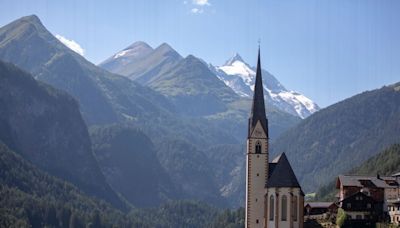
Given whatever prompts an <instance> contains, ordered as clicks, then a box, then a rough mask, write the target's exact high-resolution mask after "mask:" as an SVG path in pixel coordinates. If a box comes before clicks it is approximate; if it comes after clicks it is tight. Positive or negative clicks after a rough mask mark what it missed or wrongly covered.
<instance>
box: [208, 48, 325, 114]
mask: <svg viewBox="0 0 400 228" xmlns="http://www.w3.org/2000/svg"><path fill="white" fill-rule="evenodd" d="M209 68H210V69H211V70H212V71H213V72H214V73H215V74H216V75H217V77H218V78H219V79H220V80H221V81H223V82H224V83H225V84H226V85H227V86H229V87H230V88H232V89H233V91H235V92H236V93H237V94H238V95H240V96H242V97H251V96H253V90H254V82H255V76H256V72H255V68H254V67H251V66H250V65H248V64H247V63H246V62H245V61H243V59H242V57H240V55H239V54H235V55H234V56H233V57H232V58H230V59H229V60H228V61H227V62H226V63H225V64H224V65H223V66H213V65H211V64H210V65H209ZM262 73H263V84H264V96H265V98H266V99H267V101H271V102H272V104H273V105H274V106H276V107H277V108H279V109H281V110H283V111H285V112H287V113H290V114H292V115H296V116H299V117H301V118H306V117H308V116H309V115H311V114H312V113H314V112H316V111H318V110H319V109H320V108H319V107H318V105H317V104H316V103H315V102H313V101H312V100H311V99H310V98H308V97H306V96H304V95H303V94H300V93H298V92H295V91H292V90H287V89H286V88H285V87H284V86H283V85H282V84H281V83H280V82H279V81H278V80H277V79H276V78H275V77H274V76H273V75H271V74H270V73H268V72H267V71H265V70H263V72H262Z"/></svg>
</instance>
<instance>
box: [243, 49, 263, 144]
mask: <svg viewBox="0 0 400 228" xmlns="http://www.w3.org/2000/svg"><path fill="white" fill-rule="evenodd" d="M258 121H260V123H261V125H262V127H263V129H264V131H265V134H266V135H267V137H268V120H267V117H266V115H265V104H264V89H263V83H262V76H261V59H260V48H258V60H257V71H256V81H255V84H254V96H253V105H252V107H251V114H250V118H249V132H248V137H250V135H251V134H252V132H253V130H254V128H255V127H256V124H257V122H258Z"/></svg>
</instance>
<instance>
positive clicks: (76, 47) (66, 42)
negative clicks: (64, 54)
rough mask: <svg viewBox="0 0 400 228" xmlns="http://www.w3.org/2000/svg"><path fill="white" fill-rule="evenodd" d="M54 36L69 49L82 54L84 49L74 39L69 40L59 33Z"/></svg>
mask: <svg viewBox="0 0 400 228" xmlns="http://www.w3.org/2000/svg"><path fill="white" fill-rule="evenodd" d="M56 38H57V39H58V40H59V41H61V43H63V44H64V45H65V46H67V47H68V48H69V49H71V50H73V51H74V52H76V53H78V54H80V55H82V56H84V54H85V49H83V48H82V47H81V45H79V44H78V43H77V42H75V41H74V40H69V39H67V38H65V37H63V36H61V35H58V34H57V35H56Z"/></svg>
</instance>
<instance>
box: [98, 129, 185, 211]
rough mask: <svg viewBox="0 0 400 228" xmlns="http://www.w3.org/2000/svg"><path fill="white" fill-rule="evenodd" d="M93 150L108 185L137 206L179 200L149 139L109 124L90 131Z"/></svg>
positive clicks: (130, 130)
mask: <svg viewBox="0 0 400 228" xmlns="http://www.w3.org/2000/svg"><path fill="white" fill-rule="evenodd" d="M90 135H91V138H92V142H93V149H94V152H95V154H96V158H97V161H98V162H99V166H100V168H101V169H102V171H103V173H104V175H105V177H106V179H107V181H108V183H110V185H111V186H112V187H113V188H114V189H115V190H117V191H118V192H120V193H121V194H122V195H123V196H124V197H125V198H126V199H127V200H128V201H129V202H131V203H132V204H133V205H134V206H137V207H149V206H158V205H160V204H161V203H162V202H165V201H166V200H170V199H174V198H179V195H181V193H180V191H179V190H178V189H176V188H175V186H174V185H173V184H172V182H171V180H170V177H169V176H168V175H167V173H166V171H165V170H164V168H163V167H162V166H161V164H160V162H159V161H158V158H157V154H156V153H157V152H156V150H155V147H154V145H153V143H152V142H151V140H150V139H149V138H148V137H147V136H146V135H145V134H143V133H142V132H141V131H140V130H137V129H133V128H130V127H126V126H118V125H112V126H107V127H93V128H91V129H90Z"/></svg>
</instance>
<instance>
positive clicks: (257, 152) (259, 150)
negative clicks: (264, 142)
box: [256, 141, 261, 154]
mask: <svg viewBox="0 0 400 228" xmlns="http://www.w3.org/2000/svg"><path fill="white" fill-rule="evenodd" d="M256 154H261V143H260V141H257V143H256Z"/></svg>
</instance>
